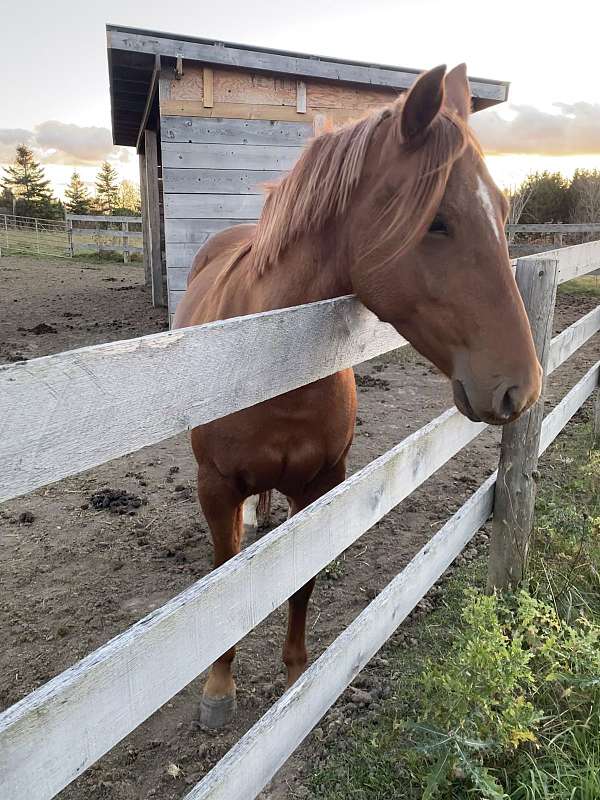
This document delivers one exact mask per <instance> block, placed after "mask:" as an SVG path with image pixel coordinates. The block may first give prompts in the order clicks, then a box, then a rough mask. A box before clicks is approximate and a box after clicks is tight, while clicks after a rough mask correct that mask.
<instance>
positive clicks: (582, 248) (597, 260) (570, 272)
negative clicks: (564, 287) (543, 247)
mask: <svg viewBox="0 0 600 800" xmlns="http://www.w3.org/2000/svg"><path fill="white" fill-rule="evenodd" d="M539 259H549V260H551V261H557V262H558V282H559V283H565V281H570V280H573V278H581V277H583V276H584V275H588V274H589V273H590V272H594V270H597V269H600V241H596V242H585V243H584V244H574V245H572V246H571V247H560V248H558V249H557V250H547V251H546V252H544V253H533V254H532V255H530V256H523V257H521V258H519V261H539Z"/></svg>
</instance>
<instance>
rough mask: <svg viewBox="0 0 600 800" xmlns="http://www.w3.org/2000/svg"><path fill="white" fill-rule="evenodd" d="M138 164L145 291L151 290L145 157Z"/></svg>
mask: <svg viewBox="0 0 600 800" xmlns="http://www.w3.org/2000/svg"><path fill="white" fill-rule="evenodd" d="M138 157H139V162H140V197H141V200H142V246H143V248H144V256H143V258H144V283H145V285H146V288H147V289H151V288H152V275H151V272H150V257H149V254H150V241H149V239H150V226H149V223H148V199H147V197H146V156H145V155H144V153H140V154H139V156H138Z"/></svg>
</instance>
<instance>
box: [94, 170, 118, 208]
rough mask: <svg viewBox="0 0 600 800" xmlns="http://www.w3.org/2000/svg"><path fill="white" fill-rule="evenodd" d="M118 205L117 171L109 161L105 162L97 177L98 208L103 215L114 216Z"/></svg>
mask: <svg viewBox="0 0 600 800" xmlns="http://www.w3.org/2000/svg"><path fill="white" fill-rule="evenodd" d="M118 205H119V185H118V183H117V171H116V170H115V168H114V167H113V166H111V165H110V164H109V163H108V161H103V162H102V166H101V167H100V171H99V172H98V175H97V177H96V207H97V209H98V211H100V212H101V213H102V214H112V212H113V210H114V209H115V208H116V207H117V206H118Z"/></svg>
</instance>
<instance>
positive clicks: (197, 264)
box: [188, 224, 256, 286]
mask: <svg viewBox="0 0 600 800" xmlns="http://www.w3.org/2000/svg"><path fill="white" fill-rule="evenodd" d="M255 228H256V225H254V224H244V225H233V226H232V227H231V228H225V230H224V231H219V232H218V233H215V234H213V235H212V236H211V237H210V238H209V239H208V240H207V241H206V242H205V243H204V244H203V245H202V247H201V248H200V249H199V250H198V252H197V253H196V255H195V256H194V260H193V261H192V268H191V270H190V273H189V275H188V286H189V285H190V283H191V282H192V280H193V279H194V278H195V277H196V275H197V274H198V273H199V272H201V271H202V270H203V269H204V268H205V267H206V265H207V264H210V263H211V262H212V261H214V259H215V258H218V257H219V256H222V255H223V253H226V252H229V251H233V250H235V248H236V247H237V246H238V245H241V244H242V243H243V242H245V241H248V239H251V238H252V237H253V235H254V230H255Z"/></svg>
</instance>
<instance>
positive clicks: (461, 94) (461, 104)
mask: <svg viewBox="0 0 600 800" xmlns="http://www.w3.org/2000/svg"><path fill="white" fill-rule="evenodd" d="M445 83H446V103H447V104H448V106H450V108H452V109H454V111H456V113H457V114H458V115H459V116H460V117H462V118H463V119H464V120H466V119H467V118H468V116H469V112H470V111H471V91H470V89H469V79H468V78H467V65H466V64H459V65H458V66H457V67H454V69H451V70H450V72H449V73H448V74H447V75H446V81H445Z"/></svg>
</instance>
